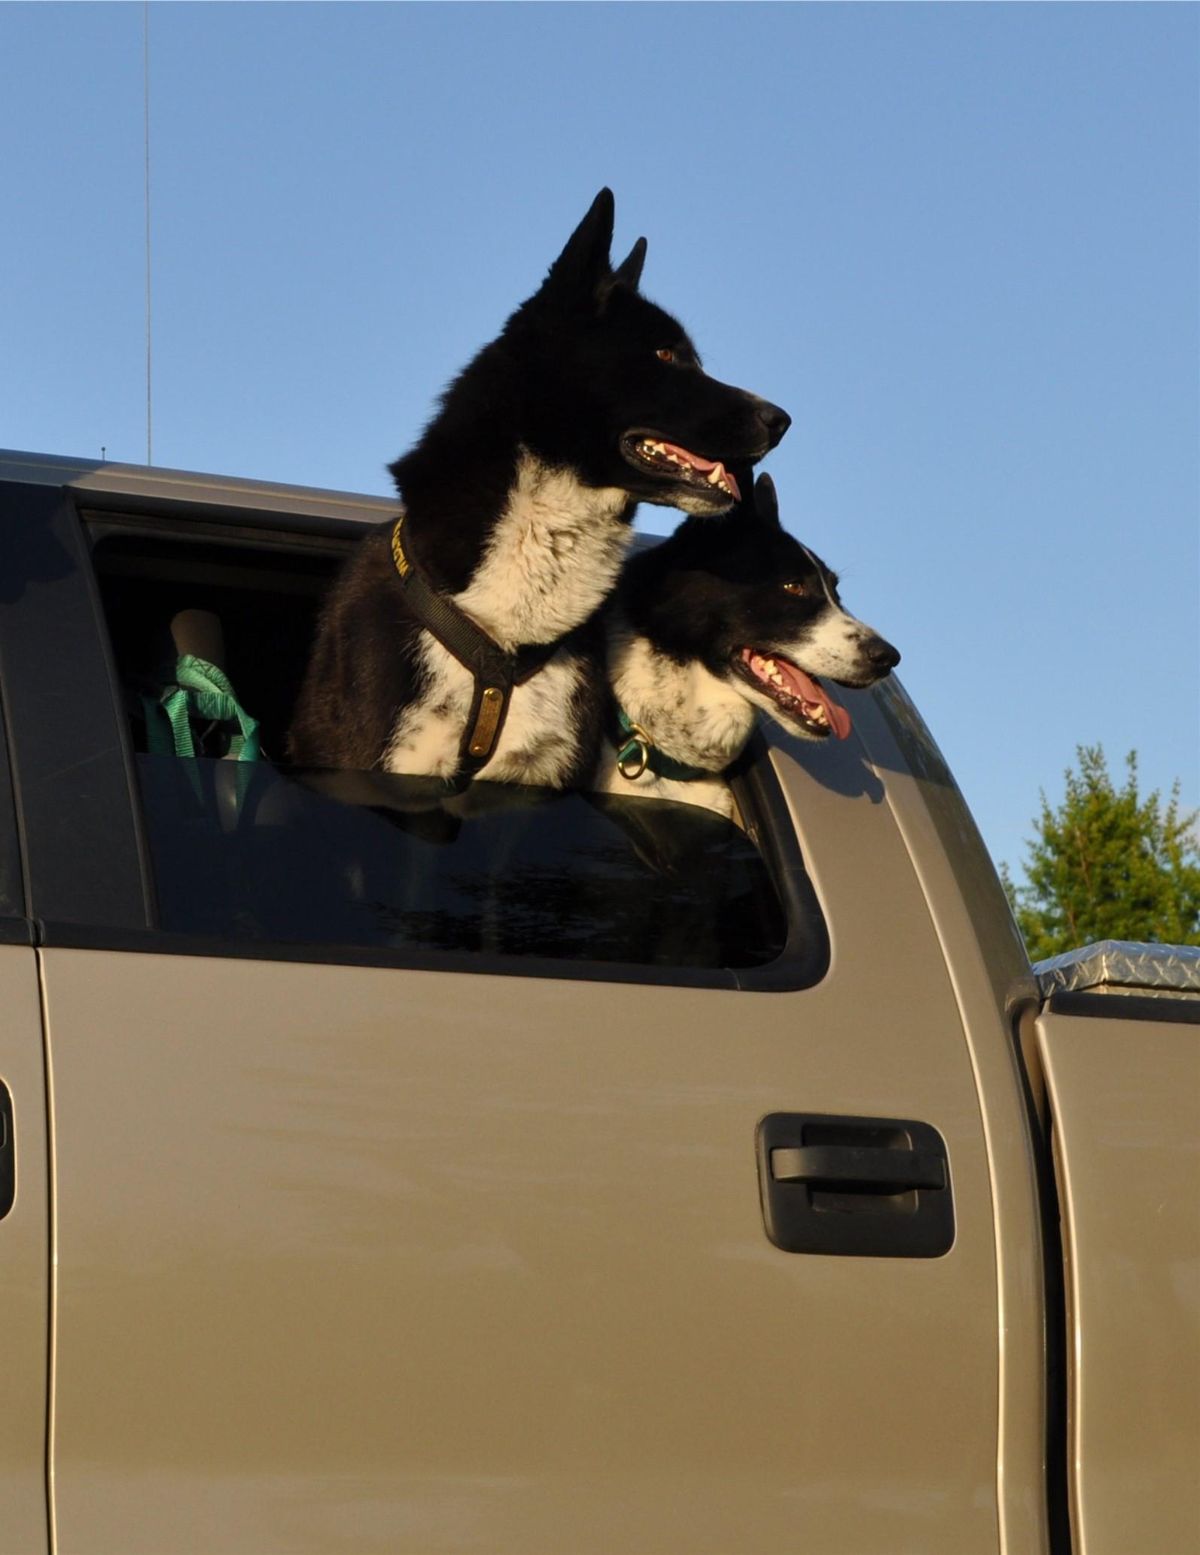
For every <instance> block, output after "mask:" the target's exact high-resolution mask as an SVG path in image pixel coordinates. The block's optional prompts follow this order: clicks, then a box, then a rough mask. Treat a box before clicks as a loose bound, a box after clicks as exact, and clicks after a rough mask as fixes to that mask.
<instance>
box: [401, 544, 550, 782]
mask: <svg viewBox="0 0 1200 1555" xmlns="http://www.w3.org/2000/svg"><path fill="white" fill-rule="evenodd" d="M403 529H404V515H403V514H401V515H400V517H399V518H398V519H397V520H396V522H395V524H394V526H393V528H392V541H391V544H392V562H393V564H394V565H395V568H396V572H397V575H398V576H399V578H400V581H401V582H402V583H403V584H404V589H405V595H406V598H407V602H408V606H409V608H410V610H411V611H412V613H413V615H414V616H415V617H416V619H417V620H418V621H419V622H420V624H421V625H422V626H423V627H424V628H425V629H426V631H428V632H431V633H432V634H433V636H434V637H436V638H437V640H438V642H440V643H441V645H442V647H443V648H445V649H446V651H447V652H448V653H450V654H452V655H453V656H454V658H456V659H457V660H458V662H459V663H460V664H461V665H462V666H463V668H464V669H465V670H466V671H467V672H468V673H469V674H470V675H471V677H472V680H473V681H474V693H473V695H472V697H471V710H470V713H469V714H468V716H467V726H466V729H465V730H464V731H463V737H462V739H461V741H460V742H459V747H458V771H459V773H460V774H465V775H466V776H468V777H474V776H475V774H476V773H477V772H478V771H479V770H480V769H481V768H482V767H484V766H486V765H487V763H488V762H489V761H490V760H491V758H492V756H493V755H494V754H495V750H496V745H497V742H498V741H499V739H500V733H501V731H502V729H503V728H504V720H505V717H506V716H507V714H508V706H509V702H510V700H511V698H512V692H513V687H514V686H520V685H524V683H525V682H526V681H527V680H529V679H531V678H532V677H533V676H534V675H536V674H537V672H538V670H540V669H542V668H543V667H544V666H545V665H546V663H548V661H549V660H550V659H551V658H552V657H553V655H554V654H555V653H556V652H557V651H558V649H559V648H560V647H561V646H562V643H563V641H564V640H565V639H563V638H560V639H558V641H556V642H551V643H531V644H525V645H523V646H522V647H520V648H518V649H517V651H516V652H515V653H507V652H506V651H505V650H504V649H503V648H501V647H500V645H499V644H498V643H496V642H494V641H493V639H492V638H490V637H489V636H488V634H487V633H486V632H485V631H484V630H483V629H482V628H481V627H479V626H476V624H475V622H474V621H472V620H471V618H470V617H469V616H467V615H465V614H464V613H463V612H462V611H461V610H459V608H458V607H457V606H456V605H454V604H452V603H451V602H450V600H448V599H447V598H446V597H445V595H444V594H439V593H438V591H437V590H436V589H435V588H433V586H432V585H431V584H430V582H429V580H428V579H427V578H426V577H425V574H424V573H423V571H422V570H421V568H420V566H419V564H418V563H417V560H416V558H415V557H414V556H413V554H412V550H411V548H410V547H407V546H406V545H405V541H404V535H403Z"/></svg>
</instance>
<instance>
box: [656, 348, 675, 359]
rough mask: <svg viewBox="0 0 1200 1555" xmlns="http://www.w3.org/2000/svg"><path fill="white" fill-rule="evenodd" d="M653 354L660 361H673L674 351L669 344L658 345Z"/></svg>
mask: <svg viewBox="0 0 1200 1555" xmlns="http://www.w3.org/2000/svg"><path fill="white" fill-rule="evenodd" d="M654 354H655V356H656V357H657V358H658V359H659V361H660V362H673V361H674V360H675V353H674V351H672V350H671V348H670V346H660V347H659V348H658V350H657V351H656V352H655V353H654Z"/></svg>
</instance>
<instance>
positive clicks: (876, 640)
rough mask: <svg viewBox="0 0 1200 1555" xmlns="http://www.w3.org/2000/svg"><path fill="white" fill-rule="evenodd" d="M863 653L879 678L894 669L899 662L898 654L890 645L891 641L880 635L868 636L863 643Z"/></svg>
mask: <svg viewBox="0 0 1200 1555" xmlns="http://www.w3.org/2000/svg"><path fill="white" fill-rule="evenodd" d="M863 654H864V655H865V657H866V660H867V663H868V664H869V665H870V666H871V668H872V669H873V670H875V671H876V673H877V674H878V675H879V678H880V679H881V680H882V679H883V677H884V676H885V675H887V674H889V673H890V672H891V671H892V670H894V669H895V668H896V666H897V664H899V662H900V655H899V654H898V653H897V652H896V650H895V648H893V647H892V645H891V643H889V642H885V640H884V639H883V638H882V637H869V638H868V639H867V641H866V642H865V643H864V644H863Z"/></svg>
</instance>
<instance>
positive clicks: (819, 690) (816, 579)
mask: <svg viewBox="0 0 1200 1555" xmlns="http://www.w3.org/2000/svg"><path fill="white" fill-rule="evenodd" d="M737 478H738V479H740V480H741V481H742V482H743V484H744V486H745V488H746V495H745V497H744V499H743V501H742V502H741V503H740V504H739V505H738V506H737V507H736V508H734V509H733V510H732V511H731V512H730V513H729V514H728V516H727V517H724V518H720V519H716V520H710V521H709V522H707V523H697V522H696V521H695V520H694V519H688V520H686V521H685V522H684V523H683V524H682V525H681V526H680V527H679V528H678V529H677V530H676V531H675V533H674V534H673V535H672V536H671V537H670V539H668V540H664V541H663V542H662V544H661V545H657V546H654V547H653V548H652V549H647V550H645V551H643V552H640V553H639V554H637V555H635V556H632V557H631V558H630V560H629V561H628V562H627V563H626V565H625V568H624V571H623V572H622V575H621V579H620V582H619V585H618V588H617V591H616V593H615V595H614V597H613V599H612V601H611V603H610V605H609V607H608V609H607V610H606V612H605V624H606V630H607V654H608V679H609V683H610V686H611V688H612V695H613V699H614V701H615V704H616V707H615V710H614V727H613V730H612V733H611V738H610V743H609V745H608V746H607V747H606V750H605V753H604V755H603V756H602V758H601V763H600V766H599V768H598V770H597V776H596V780H595V784H594V786H595V787H596V788H598V789H600V790H602V791H607V792H611V793H626V794H647V795H653V796H656V797H658V798H664V799H676V800H682V801H683V802H685V803H689V804H700V805H706V806H708V807H709V808H710V809H713V810H718V811H720V812H721V813H722V814H724V815H731V814H732V813H733V801H732V797H731V795H730V792H729V789H728V787H727V786H726V784H725V783H724V781H723V780H722V778H721V774H722V773H723V772H724V771H725V769H726V768H727V767H729V765H730V764H731V763H732V762H733V761H734V760H736V758H737V757H738V756H739V755H740V754H741V752H742V750H743V748H744V747H745V744H746V741H747V740H748V739H749V738H750V734H751V731H752V730H753V728H754V723H755V720H756V718H757V715H758V712H759V710H760V709H761V710H762V711H764V712H767V713H769V714H770V716H771V717H772V718H774V719H775V720H776V721H777V722H778V723H779V724H781V725H782V727H783V728H784V729H786V730H787V731H788V732H789V733H791V734H797V735H800V736H802V737H803V738H805V739H815V740H825V739H829V738H830V737H831V736H833V737H835V738H837V739H841V740H844V739H845V738H846V737H847V735H848V734H849V733H850V715H849V714H848V713H847V711H846V709H845V708H844V707H842V706H841V705H840V703H838V702H837V701H835V700H834V698H833V697H832V696H831V695H830V693H829V691H828V690H827V689H826V687H825V685H824V684H823V683H822V681H823V680H832V681H836V682H837V683H838V684H839V685H843V686H857V687H862V686H870V685H873V684H874V683H875V681H877V680H881V679H882V678H883V677H884V676H885V675H887V674H889V673H890V671H891V669H892V667H893V666H894V665H896V664H898V663H899V662H900V655H899V654H898V653H897V652H896V650H895V649H894V648H893V647H892V645H891V644H890V643H887V642H885V641H884V640H883V638H882V637H880V636H879V635H878V634H877V633H876V632H874V631H873V630H872V629H871V627H869V626H865V625H864V624H863V622H861V621H859V620H857V619H856V618H855V617H854V616H852V615H850V614H849V613H848V612H847V611H846V609H845V608H844V606H843V605H842V602H841V600H840V599H839V597H838V580H837V575H836V574H835V573H833V572H831V571H830V570H829V568H828V567H826V565H825V563H824V562H823V561H821V559H820V558H819V557H817V556H814V555H813V553H812V552H811V551H810V550H809V549H808V548H807V546H804V545H801V544H800V542H799V540H796V539H794V538H793V537H792V536H791V535H790V534H788V533H787V532H786V531H785V530H784V529H783V527H782V526H781V524H780V522H779V508H778V504H777V502H776V497H775V487H774V484H773V483H772V481H771V478H770V476H769V475H760V476H759V478H758V481H757V482H755V483H754V484H753V486H752V485H751V482H752V480H753V477H752V476H751V474H750V472H749V471H748V470H747V471H740V470H739V472H738V477H737ZM818 677H820V678H818Z"/></svg>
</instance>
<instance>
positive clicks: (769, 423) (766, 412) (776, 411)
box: [753, 395, 792, 453]
mask: <svg viewBox="0 0 1200 1555" xmlns="http://www.w3.org/2000/svg"><path fill="white" fill-rule="evenodd" d="M753 398H754V414H755V416H756V417H757V418H758V420H759V422H760V423H761V424H762V427H763V429H764V431H765V432H766V435H767V446H766V448H764V449H763V453H768V452H769V451H770V450H771V449H772V448H775V447H777V445H778V444H779V442H780V441H781V439H782V437H783V434H784V433H785V432H786V431H787V429H788V427H790V426H791V424H792V418H791V417H790V416H789V415H788V413H787V411H786V410H780V408H779V406H778V405H772V404H771V402H770V400H760V399H759V398H758V397H757V395H755V396H753Z"/></svg>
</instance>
